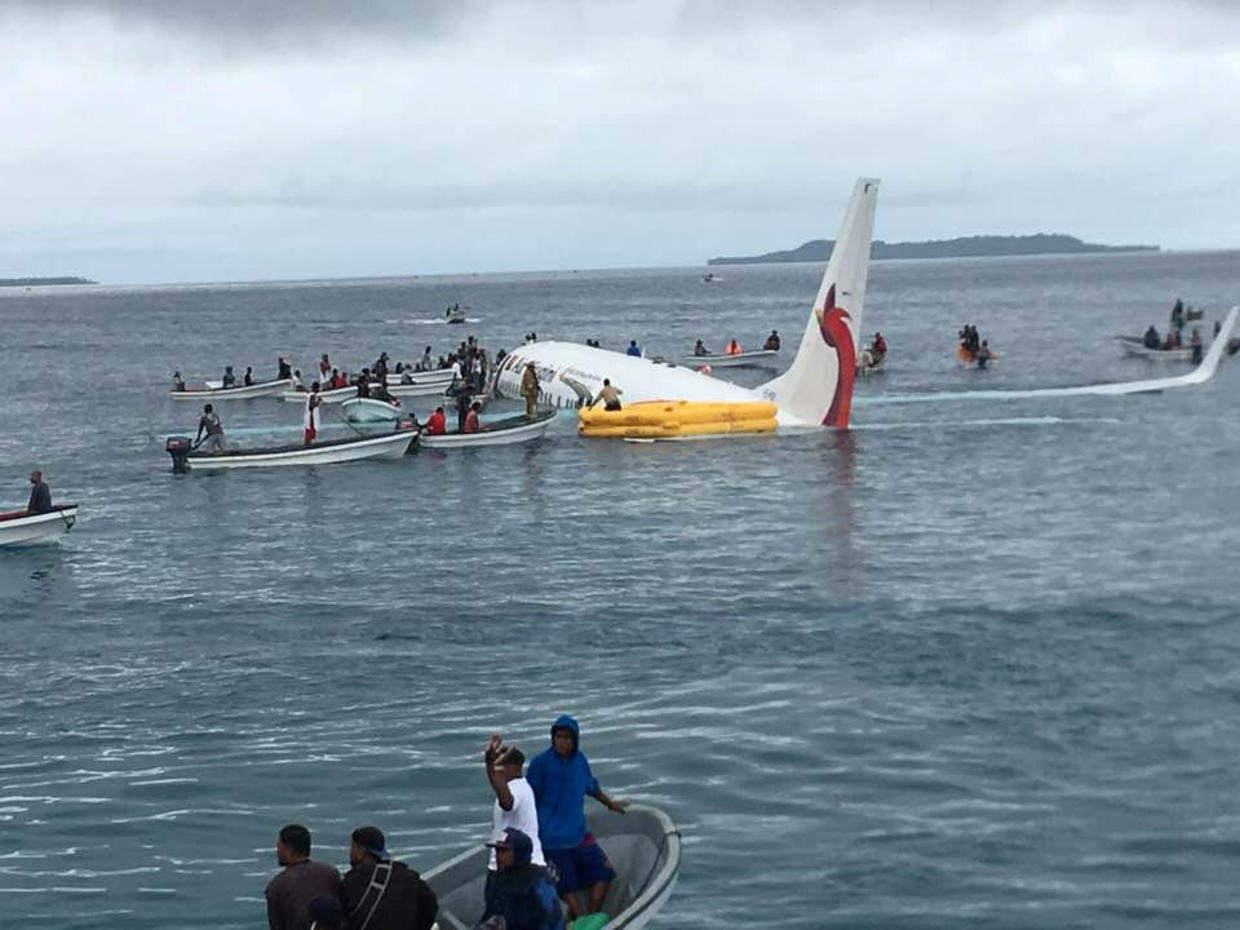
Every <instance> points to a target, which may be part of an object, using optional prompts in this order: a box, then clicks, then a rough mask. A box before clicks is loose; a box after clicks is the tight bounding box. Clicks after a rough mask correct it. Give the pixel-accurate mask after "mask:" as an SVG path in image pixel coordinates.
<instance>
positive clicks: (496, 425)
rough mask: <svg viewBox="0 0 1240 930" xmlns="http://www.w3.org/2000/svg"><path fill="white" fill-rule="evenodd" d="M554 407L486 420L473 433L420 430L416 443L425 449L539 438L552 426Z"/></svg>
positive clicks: (526, 440) (463, 446)
mask: <svg viewBox="0 0 1240 930" xmlns="http://www.w3.org/2000/svg"><path fill="white" fill-rule="evenodd" d="M554 419H555V411H554V410H543V411H540V412H539V413H536V414H534V416H532V417H527V416H526V415H525V414H521V415H520V416H515V417H506V418H504V419H502V420H495V421H494V422H491V423H488V424H486V425H485V426H483V427H482V428H481V429H479V430H477V431H476V432H473V433H438V434H431V433H423V434H422V438H421V439H419V440H418V445H419V447H421V448H424V449H471V448H473V447H474V446H511V445H515V444H516V443H519V442H530V441H532V440H534V439H538V438H540V437H541V436H543V435H544V434H546V432H547V430H548V429H550V427H551V422H552V421H553V420H554Z"/></svg>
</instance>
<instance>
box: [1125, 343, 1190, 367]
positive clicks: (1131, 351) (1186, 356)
mask: <svg viewBox="0 0 1240 930" xmlns="http://www.w3.org/2000/svg"><path fill="white" fill-rule="evenodd" d="M1119 346H1120V348H1121V349H1123V350H1124V354H1125V355H1127V356H1129V357H1130V358H1144V359H1148V360H1149V361H1151V362H1185V363H1187V362H1191V361H1192V360H1193V348H1192V346H1187V347H1185V348H1180V349H1149V348H1146V346H1145V344H1144V343H1142V342H1133V341H1132V340H1131V339H1127V338H1121V339H1120V344H1119ZM1201 351H1202V354H1203V355H1204V354H1205V346H1202V349H1201Z"/></svg>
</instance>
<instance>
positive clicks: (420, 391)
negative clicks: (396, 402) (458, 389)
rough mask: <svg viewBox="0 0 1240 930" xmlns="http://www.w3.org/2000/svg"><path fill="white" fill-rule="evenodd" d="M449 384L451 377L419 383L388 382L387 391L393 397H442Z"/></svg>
mask: <svg viewBox="0 0 1240 930" xmlns="http://www.w3.org/2000/svg"><path fill="white" fill-rule="evenodd" d="M451 384H452V379H451V378H449V379H448V380H447V381H431V382H423V383H421V384H418V383H414V384H389V385H388V393H389V394H391V395H392V396H393V397H435V396H439V397H442V396H443V393H444V391H446V390H447V389H448V387H449V386H450V385H451Z"/></svg>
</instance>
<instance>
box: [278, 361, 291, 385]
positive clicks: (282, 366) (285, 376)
mask: <svg viewBox="0 0 1240 930" xmlns="http://www.w3.org/2000/svg"><path fill="white" fill-rule="evenodd" d="M292 377H293V366H292V365H290V364H289V363H288V362H287V361H285V359H284V356H283V355H281V356H280V357H279V358H278V359H276V380H277V381H288V380H289V379H291V378H292Z"/></svg>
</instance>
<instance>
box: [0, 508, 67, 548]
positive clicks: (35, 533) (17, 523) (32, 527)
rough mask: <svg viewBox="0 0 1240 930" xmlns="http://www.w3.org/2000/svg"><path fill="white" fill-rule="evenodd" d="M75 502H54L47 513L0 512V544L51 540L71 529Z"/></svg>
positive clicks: (21, 543) (9, 544) (24, 543)
mask: <svg viewBox="0 0 1240 930" xmlns="http://www.w3.org/2000/svg"><path fill="white" fill-rule="evenodd" d="M77 512H78V505H77V504H54V505H53V506H52V509H51V510H49V511H48V512H47V513H30V512H29V511H27V510H13V511H10V512H9V513H0V546H21V545H27V544H29V543H41V542H51V541H52V540H54V539H56V538H58V537H59V536H61V535H63V534H64V533H67V532H69V530H71V529H73V525H74V524H75V523H77Z"/></svg>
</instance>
